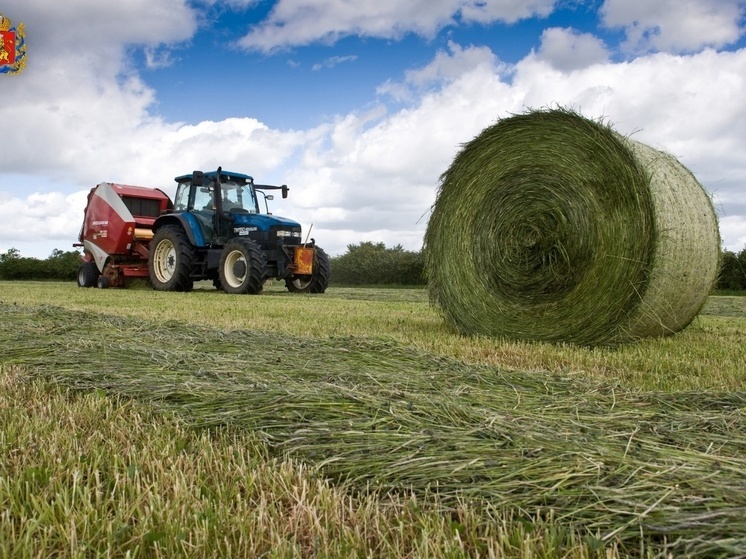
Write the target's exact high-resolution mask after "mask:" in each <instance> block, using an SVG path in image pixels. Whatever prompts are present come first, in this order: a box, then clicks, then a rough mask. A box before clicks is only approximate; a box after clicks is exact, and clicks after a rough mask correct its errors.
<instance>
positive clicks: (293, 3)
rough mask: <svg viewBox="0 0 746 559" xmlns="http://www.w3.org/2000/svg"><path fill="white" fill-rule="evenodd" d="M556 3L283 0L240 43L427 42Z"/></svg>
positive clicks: (268, 46)
mask: <svg viewBox="0 0 746 559" xmlns="http://www.w3.org/2000/svg"><path fill="white" fill-rule="evenodd" d="M554 4H555V1H554V0H529V1H526V0H358V1H356V2H349V1H348V0H303V1H301V2H299V1H298V0H279V1H278V2H277V3H276V4H275V5H274V7H273V8H272V11H271V12H270V14H269V16H268V18H267V19H266V20H265V21H263V22H261V23H260V24H259V25H257V26H255V27H253V28H252V29H251V30H250V31H249V33H248V34H247V35H246V36H244V37H243V38H242V39H241V40H240V41H239V43H238V44H239V45H240V46H242V47H244V48H247V49H256V50H260V51H265V52H272V51H275V50H277V49H282V48H286V47H291V46H297V45H308V44H311V43H315V42H326V43H332V42H334V41H336V40H338V39H340V38H342V37H346V36H350V35H359V36H363V37H379V38H384V39H397V38H401V37H402V36H404V35H406V34H408V33H414V34H417V35H421V36H423V37H426V38H432V37H433V36H435V34H436V33H437V32H438V31H440V30H441V29H443V28H444V27H446V26H447V25H452V24H454V23H456V22H457V21H458V20H461V21H463V22H466V23H471V22H478V23H491V22H495V21H503V22H507V23H514V22H515V21H518V20H519V19H524V18H529V17H532V16H535V15H538V16H546V15H548V14H549V13H551V12H552V10H553V6H554Z"/></svg>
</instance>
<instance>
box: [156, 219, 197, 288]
mask: <svg viewBox="0 0 746 559" xmlns="http://www.w3.org/2000/svg"><path fill="white" fill-rule="evenodd" d="M193 262H194V248H193V247H192V245H191V244H190V242H189V239H188V238H187V236H186V233H184V230H183V229H182V228H181V227H179V226H178V225H164V226H163V227H161V228H160V229H158V231H156V233H155V235H154V236H153V241H152V242H151V243H150V254H149V255H148V275H149V277H150V283H151V284H152V285H153V288H154V289H157V290H159V291H189V290H191V288H192V285H193V281H192V279H191V278H190V275H191V272H192V263H193Z"/></svg>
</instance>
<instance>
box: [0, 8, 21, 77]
mask: <svg viewBox="0 0 746 559" xmlns="http://www.w3.org/2000/svg"><path fill="white" fill-rule="evenodd" d="M25 67H26V27H25V26H24V25H23V23H21V24H19V25H18V28H17V29H16V28H15V27H13V25H12V23H11V21H10V20H9V19H8V18H7V17H5V16H3V14H2V12H0V74H11V75H12V74H17V73H19V72H20V71H21V70H23V69H24V68H25Z"/></svg>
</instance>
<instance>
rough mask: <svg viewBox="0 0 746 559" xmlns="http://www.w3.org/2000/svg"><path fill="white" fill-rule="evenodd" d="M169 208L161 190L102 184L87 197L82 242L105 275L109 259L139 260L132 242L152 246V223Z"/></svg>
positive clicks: (167, 199) (168, 203) (168, 200)
mask: <svg viewBox="0 0 746 559" xmlns="http://www.w3.org/2000/svg"><path fill="white" fill-rule="evenodd" d="M170 205H171V200H170V199H169V198H168V196H167V195H166V194H165V193H164V192H162V191H161V190H158V189H153V188H144V187H141V186H129V185H122V184H113V183H108V182H102V183H101V184H99V185H97V186H96V187H94V188H93V189H92V190H91V192H90V193H89V194H88V206H87V207H86V209H85V218H84V220H83V227H82V229H81V232H80V242H81V243H82V244H83V247H84V248H85V250H86V252H87V253H88V254H89V255H90V257H92V259H93V260H94V261H95V262H96V266H97V267H98V269H99V271H100V272H102V273H103V272H104V267H105V266H106V263H107V260H109V258H110V257H123V258H130V257H132V258H134V259H136V260H139V259H141V256H140V255H138V254H137V253H134V252H133V250H132V249H133V242H134V241H135V240H138V241H139V242H141V243H142V242H146V243H147V242H149V240H150V238H152V230H151V227H152V225H153V223H154V222H155V220H156V218H157V216H158V215H160V213H161V212H162V211H165V210H166V209H168V208H169V206H170ZM133 212H134V213H135V214H136V215H133ZM148 233H150V235H148ZM149 237H150V238H149ZM117 260H121V258H117ZM128 275H129V274H128Z"/></svg>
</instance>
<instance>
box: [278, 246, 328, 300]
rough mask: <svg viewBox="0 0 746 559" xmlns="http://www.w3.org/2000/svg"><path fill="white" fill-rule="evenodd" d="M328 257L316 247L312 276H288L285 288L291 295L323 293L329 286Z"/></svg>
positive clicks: (322, 250)
mask: <svg viewBox="0 0 746 559" xmlns="http://www.w3.org/2000/svg"><path fill="white" fill-rule="evenodd" d="M329 272H330V265H329V256H327V254H326V252H324V249H322V248H320V247H316V254H315V255H314V257H313V274H311V275H310V276H290V277H289V278H287V279H286V280H285V287H287V288H288V291H290V292H291V293H323V292H324V291H326V288H327V287H328V286H329V275H330V274H329Z"/></svg>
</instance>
